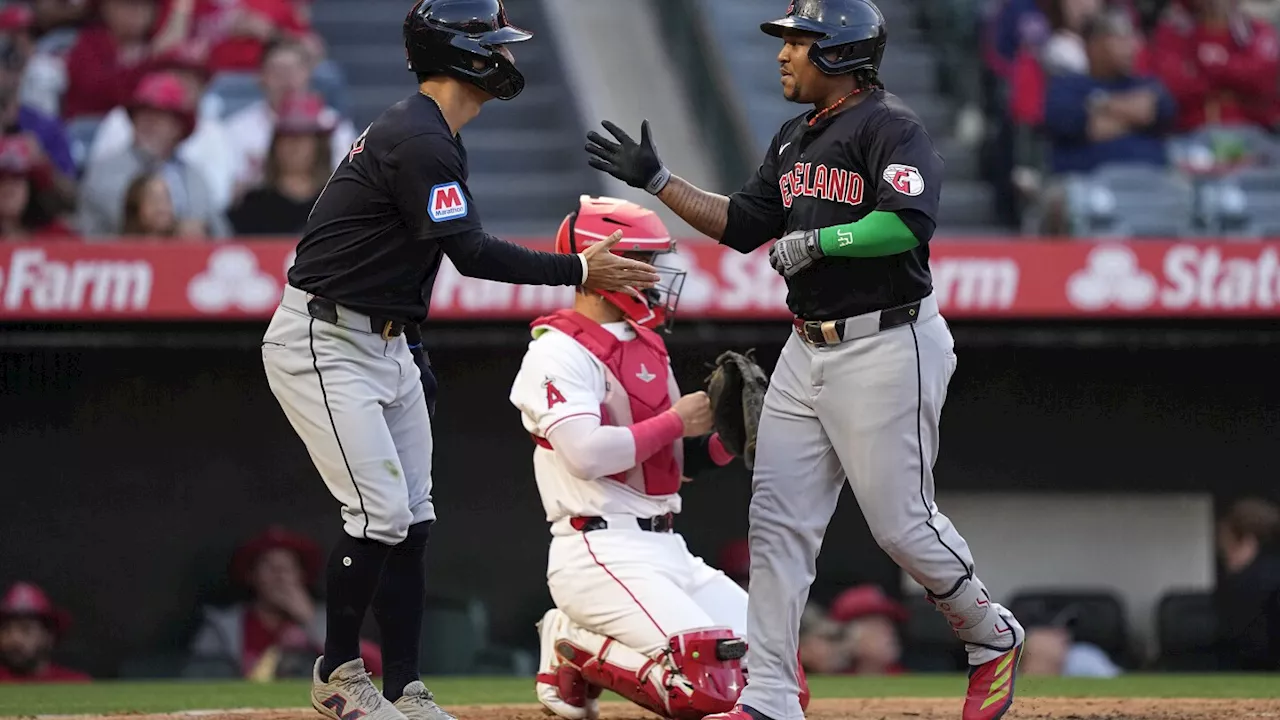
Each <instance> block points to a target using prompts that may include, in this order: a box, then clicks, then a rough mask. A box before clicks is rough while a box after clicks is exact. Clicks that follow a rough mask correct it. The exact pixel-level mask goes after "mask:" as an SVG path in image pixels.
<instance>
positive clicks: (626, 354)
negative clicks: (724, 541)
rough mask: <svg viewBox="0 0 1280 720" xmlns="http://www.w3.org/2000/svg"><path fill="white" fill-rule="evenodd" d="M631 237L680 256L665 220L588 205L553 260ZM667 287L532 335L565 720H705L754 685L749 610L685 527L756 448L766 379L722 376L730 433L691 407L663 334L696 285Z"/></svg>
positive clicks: (626, 205) (555, 674)
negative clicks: (617, 715) (705, 492)
mask: <svg viewBox="0 0 1280 720" xmlns="http://www.w3.org/2000/svg"><path fill="white" fill-rule="evenodd" d="M619 229H621V230H622V232H623V240H622V242H621V243H619V244H618V246H617V249H618V251H619V252H622V253H623V254H624V255H626V256H627V257H631V258H633V259H639V258H645V259H647V260H653V259H655V258H656V256H657V255H659V254H662V253H668V252H672V251H673V249H674V245H675V243H674V241H673V240H672V239H671V237H670V233H668V231H667V229H666V227H665V226H664V225H663V223H662V221H661V220H660V219H659V218H658V216H657V215H656V214H654V213H653V212H652V211H650V210H647V209H645V208H643V207H640V206H639V205H636V204H634V203H630V202H626V201H623V200H615V199H611V198H592V197H588V196H583V197H582V198H581V201H580V204H579V207H578V210H577V211H576V212H574V213H571V214H570V215H569V216H568V217H567V218H565V220H564V222H563V223H562V224H561V226H560V230H559V233H558V234H557V236H556V250H557V251H558V252H562V253H576V252H580V251H582V249H583V248H585V247H589V246H591V245H593V244H595V243H598V242H600V241H602V240H603V239H605V238H607V237H608V236H609V235H610V234H611V233H613V232H614V231H615V230H619ZM659 272H660V273H661V274H663V276H664V277H663V280H662V281H661V282H659V284H658V286H657V287H655V288H653V289H651V290H647V291H645V292H644V293H643V294H639V295H635V294H630V293H625V292H610V291H590V290H584V289H579V290H578V293H577V295H576V296H575V298H574V303H573V307H572V308H571V309H564V310H560V311H558V312H555V313H552V314H551V315H549V316H546V317H542V318H538V319H537V320H535V321H534V322H533V324H532V335H533V341H532V342H530V343H529V349H528V351H527V352H526V354H525V356H524V360H523V363H522V364H521V368H520V372H519V374H518V375H517V376H516V379H515V382H514V384H513V386H512V388H511V402H512V404H514V405H515V406H516V407H517V408H519V409H520V412H521V414H522V419H523V421H524V426H525V429H526V430H528V432H529V434H530V435H531V436H532V438H533V442H534V444H535V448H534V451H533V453H534V454H533V467H534V475H535V477H536V479H537V482H538V491H539V493H540V494H541V496H542V504H543V507H544V509H545V511H546V517H547V521H548V522H549V523H551V535H552V540H551V550H550V553H549V557H548V566H547V583H548V586H549V588H550V590H551V596H552V598H553V599H554V600H555V603H556V607H555V608H554V609H552V610H549V611H548V612H547V613H546V614H545V615H544V616H543V618H542V620H541V622H539V624H538V632H539V636H540V638H541V661H540V667H539V670H538V676H537V680H536V684H535V689H536V694H537V698H538V700H539V702H541V703H542V705H543V706H544V707H545V708H546V709H547V710H549V711H550V712H551V713H553V714H555V715H557V716H559V717H562V718H567V719H568V720H585V719H587V718H595V717H597V716H598V713H599V705H598V701H597V698H598V697H599V695H600V693H601V691H602V690H604V689H608V690H612V691H614V692H615V693H618V694H619V695H621V696H623V697H625V698H627V699H629V700H631V701H632V702H635V703H636V704H637V705H640V706H641V707H643V708H645V709H647V710H650V711H652V712H654V713H657V714H658V715H660V716H662V717H665V718H676V719H678V720H697V719H700V718H702V717H704V716H706V715H709V714H712V713H717V712H723V711H725V710H728V709H730V708H732V707H733V706H734V703H736V702H737V699H738V694H739V693H740V692H741V690H742V687H743V685H744V684H745V679H746V675H745V673H746V668H745V666H744V664H743V660H742V657H743V655H744V654H745V653H746V642H745V630H746V618H747V594H746V592H745V591H743V590H742V588H740V587H739V586H738V585H737V584H735V583H734V582H733V581H732V580H730V579H729V578H728V577H726V576H725V575H724V574H723V573H722V572H720V571H719V570H716V569H714V568H712V567H710V566H708V565H707V564H706V563H705V562H703V561H702V560H701V559H700V558H698V557H695V556H694V555H692V554H691V553H690V552H689V549H688V547H686V545H685V542H684V539H683V538H682V537H681V536H680V535H679V534H678V533H676V532H675V531H674V520H675V517H676V515H677V514H678V513H679V512H680V509H681V504H680V486H681V484H682V483H683V482H686V481H688V479H689V478H691V477H695V476H697V475H698V474H700V473H701V472H703V471H705V470H708V469H712V468H715V467H718V466H722V465H725V464H727V463H729V462H730V461H731V460H732V458H733V456H734V454H738V453H743V452H747V448H750V447H751V445H752V444H753V442H754V440H753V439H752V438H753V437H754V432H755V431H754V420H752V421H750V422H747V421H746V420H745V418H744V399H745V398H747V397H750V396H751V394H752V393H754V392H756V391H755V390H754V388H756V387H758V382H759V377H758V376H757V375H755V374H753V372H754V373H758V372H759V371H758V368H757V369H756V370H755V371H752V369H751V366H753V365H754V363H753V362H751V361H750V360H749V359H748V360H747V363H746V364H745V365H743V366H742V367H741V368H739V366H737V365H736V364H735V365H732V369H729V368H727V367H726V368H722V369H718V370H717V371H716V377H718V378H720V379H719V380H715V382H714V384H715V387H717V388H719V389H718V390H716V391H715V392H716V393H717V397H718V398H721V399H722V400H721V401H722V402H723V403H724V406H723V408H722V409H723V411H724V413H725V417H726V419H725V421H724V423H723V424H722V423H720V421H718V420H717V419H716V418H713V410H712V401H711V400H710V398H709V396H708V394H707V393H706V392H702V391H698V392H693V393H690V394H688V395H681V393H680V389H679V387H678V386H677V385H676V381H675V378H674V376H673V374H672V371H671V365H670V362H669V360H668V357H667V348H666V344H665V343H664V342H663V340H662V336H661V335H660V334H659V333H658V332H655V330H661V329H669V327H670V324H671V322H672V320H673V318H674V316H675V310H676V305H677V303H678V301H679V297H680V288H681V284H682V283H683V280H684V273H683V272H680V271H673V270H665V269H662V268H659ZM735 355H736V354H735ZM739 357H744V356H739ZM744 359H745V357H744ZM725 362H726V363H729V362H730V361H729V360H725ZM735 384H736V387H737V388H739V389H737V390H735V389H734V387H735ZM735 392H736V393H737V396H736V397H735V396H734V393H735ZM760 392H762V391H760ZM731 407H736V408H737V417H736V418H730V417H729V416H730V413H729V411H728V410H729V409H730V408H731ZM755 414H756V415H758V414H759V407H758V404H757V405H756V409H755ZM713 427H723V428H726V429H730V428H731V429H732V430H731V432H732V433H734V434H733V435H731V436H730V437H729V438H727V439H726V438H723V437H721V436H719V435H717V434H716V433H714V432H712V429H713ZM800 682H801V685H802V686H804V679H803V676H801V678H800Z"/></svg>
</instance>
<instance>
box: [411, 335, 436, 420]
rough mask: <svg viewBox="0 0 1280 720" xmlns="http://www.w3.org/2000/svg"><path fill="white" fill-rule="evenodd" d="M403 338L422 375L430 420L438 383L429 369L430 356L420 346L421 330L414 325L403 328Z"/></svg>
mask: <svg viewBox="0 0 1280 720" xmlns="http://www.w3.org/2000/svg"><path fill="white" fill-rule="evenodd" d="M405 340H406V341H407V342H408V345H409V353H410V354H411V355H413V364H414V365H417V366H418V373H419V374H420V375H421V376H422V394H423V395H425V396H426V399H427V414H428V415H430V416H431V419H432V420H435V418H436V391H437V390H438V389H439V388H440V384H439V383H438V382H436V374H435V372H433V371H432V370H431V358H430V357H429V356H428V355H427V350H426V348H424V347H422V331H421V330H420V329H418V327H417V326H416V325H410V326H409V327H407V328H405Z"/></svg>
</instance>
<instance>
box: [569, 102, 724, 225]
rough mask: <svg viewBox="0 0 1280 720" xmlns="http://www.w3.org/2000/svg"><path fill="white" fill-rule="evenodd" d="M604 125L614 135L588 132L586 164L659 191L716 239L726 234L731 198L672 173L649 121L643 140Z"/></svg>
mask: <svg viewBox="0 0 1280 720" xmlns="http://www.w3.org/2000/svg"><path fill="white" fill-rule="evenodd" d="M601 125H603V126H604V129H605V130H607V131H608V132H609V134H610V135H612V136H613V137H614V139H613V140H610V139H608V138H606V137H604V136H603V135H601V134H600V133H598V132H595V131H594V130H593V131H591V132H589V133H587V148H586V149H587V153H588V154H589V155H591V157H589V158H588V159H587V164H589V165H590V166H591V167H593V168H595V169H597V170H600V171H601V172H606V173H609V174H610V175H612V176H614V177H615V178H617V179H619V180H621V181H622V182H624V183H626V184H628V185H630V186H631V187H634V188H640V189H642V190H645V191H647V192H648V193H650V194H651V195H656V196H657V197H658V199H659V200H661V201H662V202H663V203H664V204H666V206H667V207H669V208H671V209H672V211H674V212H675V214H677V215H679V216H680V217H681V218H683V219H684V221H685V222H687V223H689V224H690V225H692V226H693V227H694V228H696V229H697V230H698V232H700V233H702V234H703V235H706V236H708V237H711V238H715V239H716V240H719V239H721V238H722V237H724V229H725V226H726V225H727V224H728V223H729V198H727V197H725V196H724V195H717V194H715V193H710V192H707V191H705V190H702V189H700V188H698V187H696V186H694V185H693V183H690V182H688V181H686V180H684V179H683V178H679V177H676V176H674V175H672V174H671V171H670V170H668V169H667V167H666V165H664V164H663V163H662V159H661V158H659V157H658V148H657V147H656V146H655V145H654V143H653V135H652V134H651V133H650V132H649V121H648V120H645V121H644V122H643V123H641V124H640V142H636V141H635V140H632V139H631V136H630V135H628V134H627V133H626V131H624V130H623V129H622V128H620V127H618V126H617V125H615V124H613V123H611V122H609V121H608V120H605V121H604V122H603V123H601Z"/></svg>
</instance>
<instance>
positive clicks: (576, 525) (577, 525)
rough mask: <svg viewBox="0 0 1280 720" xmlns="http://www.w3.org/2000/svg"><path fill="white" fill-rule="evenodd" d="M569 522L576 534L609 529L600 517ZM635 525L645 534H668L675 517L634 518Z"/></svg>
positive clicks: (582, 518)
mask: <svg viewBox="0 0 1280 720" xmlns="http://www.w3.org/2000/svg"><path fill="white" fill-rule="evenodd" d="M569 522H570V524H571V525H573V529H574V530H577V531H578V532H591V531H592V530H604V529H606V528H608V527H609V521H607V520H605V519H604V518H602V517H576V518H573V519H572V520H570V521H569ZM636 523H637V524H638V525H639V526H640V529H641V530H644V531H646V532H661V533H669V532H671V531H672V530H674V529H675V525H676V516H675V515H674V514H673V513H667V514H666V515H658V516H656V517H651V518H636Z"/></svg>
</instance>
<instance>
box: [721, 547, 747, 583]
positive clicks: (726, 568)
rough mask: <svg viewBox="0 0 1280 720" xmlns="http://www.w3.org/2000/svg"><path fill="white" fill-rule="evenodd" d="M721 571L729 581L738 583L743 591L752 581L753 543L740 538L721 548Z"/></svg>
mask: <svg viewBox="0 0 1280 720" xmlns="http://www.w3.org/2000/svg"><path fill="white" fill-rule="evenodd" d="M719 567H720V571H721V572H723V573H724V574H725V575H728V576H729V579H731V580H733V581H734V582H736V583H738V585H740V586H741V587H742V589H743V590H746V589H747V585H748V584H749V581H750V579H751V543H749V542H748V541H747V539H746V538H738V539H737V540H731V541H729V542H727V543H725V545H724V547H722V548H720V565H719Z"/></svg>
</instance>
